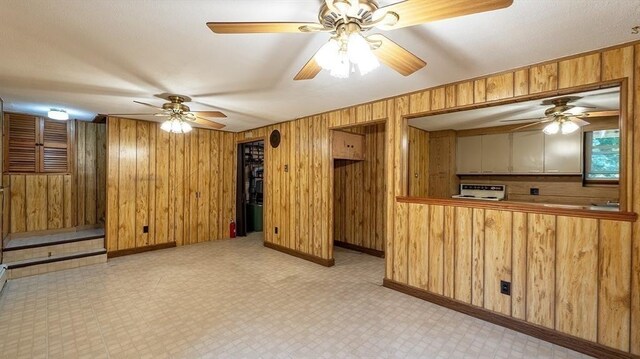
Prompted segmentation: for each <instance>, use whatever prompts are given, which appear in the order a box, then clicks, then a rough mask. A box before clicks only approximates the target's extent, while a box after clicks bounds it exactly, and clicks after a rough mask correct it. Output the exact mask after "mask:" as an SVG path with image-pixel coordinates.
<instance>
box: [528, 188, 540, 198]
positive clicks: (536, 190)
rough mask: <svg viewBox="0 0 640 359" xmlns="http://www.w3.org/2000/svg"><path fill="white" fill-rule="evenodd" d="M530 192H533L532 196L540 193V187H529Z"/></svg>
mask: <svg viewBox="0 0 640 359" xmlns="http://www.w3.org/2000/svg"><path fill="white" fill-rule="evenodd" d="M529 194H531V195H532V196H538V195H540V188H535V187H531V188H530V189H529Z"/></svg>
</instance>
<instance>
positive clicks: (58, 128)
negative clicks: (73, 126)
mask: <svg viewBox="0 0 640 359" xmlns="http://www.w3.org/2000/svg"><path fill="white" fill-rule="evenodd" d="M67 126H68V122H67V121H56V120H49V119H43V118H39V117H36V116H29V115H22V114H13V113H11V114H6V116H5V128H6V134H7V137H6V140H7V141H6V145H5V150H6V156H5V171H6V172H10V173H67V172H69V145H68V143H69V130H68V127H67Z"/></svg>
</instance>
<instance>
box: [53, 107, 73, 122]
mask: <svg viewBox="0 0 640 359" xmlns="http://www.w3.org/2000/svg"><path fill="white" fill-rule="evenodd" d="M48 116H49V118H50V119H52V120H62V121H66V120H68V119H69V114H68V113H67V111H65V110H57V109H53V108H52V109H50V110H49V113H48Z"/></svg>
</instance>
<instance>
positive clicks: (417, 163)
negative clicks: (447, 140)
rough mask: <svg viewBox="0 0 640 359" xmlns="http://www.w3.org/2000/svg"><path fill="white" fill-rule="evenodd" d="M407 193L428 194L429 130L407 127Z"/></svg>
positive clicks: (415, 195)
mask: <svg viewBox="0 0 640 359" xmlns="http://www.w3.org/2000/svg"><path fill="white" fill-rule="evenodd" d="M408 136H409V195H410V196H413V197H428V196H429V177H430V175H429V174H430V171H429V159H430V152H429V143H430V142H429V132H427V131H424V130H421V129H419V128H416V127H411V126H410V127H409V129H408Z"/></svg>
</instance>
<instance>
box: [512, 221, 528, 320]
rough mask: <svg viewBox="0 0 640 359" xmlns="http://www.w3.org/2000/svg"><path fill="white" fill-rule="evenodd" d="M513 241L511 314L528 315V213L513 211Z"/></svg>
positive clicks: (515, 315) (518, 316)
mask: <svg viewBox="0 0 640 359" xmlns="http://www.w3.org/2000/svg"><path fill="white" fill-rule="evenodd" d="M512 225H513V227H512V233H513V234H512V243H511V268H512V269H511V315H512V316H513V317H514V318H517V319H521V320H525V319H526V316H527V313H526V311H527V290H526V289H527V230H528V228H527V215H526V214H525V213H520V212H513V218H512Z"/></svg>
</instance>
